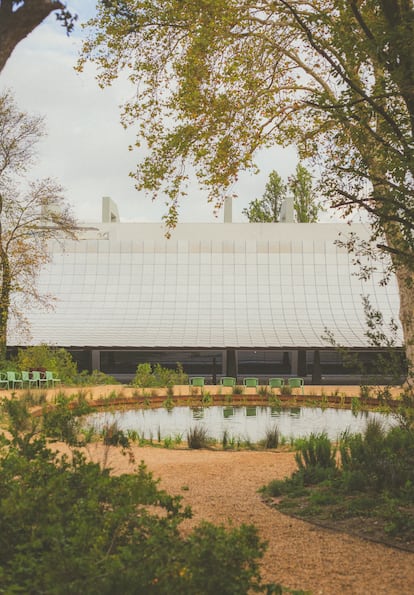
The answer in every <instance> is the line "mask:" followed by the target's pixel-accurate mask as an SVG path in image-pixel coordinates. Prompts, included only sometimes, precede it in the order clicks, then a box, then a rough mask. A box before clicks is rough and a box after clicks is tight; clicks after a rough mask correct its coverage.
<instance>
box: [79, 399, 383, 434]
mask: <svg viewBox="0 0 414 595" xmlns="http://www.w3.org/2000/svg"><path fill="white" fill-rule="evenodd" d="M370 419H377V420H381V422H382V423H383V425H384V427H391V425H392V424H393V423H394V420H393V418H392V417H389V416H387V415H385V414H381V413H376V412H359V413H357V414H354V413H352V411H349V410H344V409H331V408H327V409H320V408H313V407H301V408H289V409H280V408H277V407H262V406H257V407H255V406H243V407H241V406H238V407H235V406H227V407H216V406H214V407H174V408H173V409H170V410H167V409H164V408H161V409H130V410H127V411H116V412H99V413H94V414H92V415H89V416H88V418H87V422H88V425H92V426H93V427H94V428H95V429H96V430H100V429H102V428H103V427H104V426H106V425H111V424H113V423H114V422H116V424H117V426H118V428H119V429H120V430H123V431H127V430H135V431H136V432H138V433H139V435H140V436H141V437H143V438H146V439H154V440H157V439H158V437H160V438H161V440H163V439H165V438H175V437H177V436H181V438H182V440H184V441H185V440H186V436H187V432H188V431H189V430H190V429H192V428H194V427H195V426H202V427H204V428H206V430H207V434H208V436H209V437H211V438H214V439H216V440H218V441H221V440H222V438H223V434H224V432H225V431H227V436H228V437H232V438H235V439H240V440H242V441H250V442H251V443H256V442H259V441H260V440H262V439H263V438H265V435H266V431H267V430H269V429H271V428H273V427H274V426H277V427H278V429H279V432H280V435H281V436H284V437H285V438H286V439H291V438H300V437H305V436H309V434H311V433H312V432H313V433H321V432H326V433H327V435H328V436H329V438H330V439H331V440H336V439H337V438H338V437H339V435H340V434H341V433H342V432H344V431H345V430H349V431H350V432H352V433H358V432H363V431H364V429H365V427H366V424H367V422H368V420H370Z"/></svg>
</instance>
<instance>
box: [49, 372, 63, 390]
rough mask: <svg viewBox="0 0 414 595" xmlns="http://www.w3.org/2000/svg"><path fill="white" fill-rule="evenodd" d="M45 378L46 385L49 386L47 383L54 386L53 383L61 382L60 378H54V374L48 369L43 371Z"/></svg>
mask: <svg viewBox="0 0 414 595" xmlns="http://www.w3.org/2000/svg"><path fill="white" fill-rule="evenodd" d="M45 380H46V386H49V383H50V385H51V386H55V384H57V383H61V382H62V381H61V379H60V378H55V376H54V375H53V372H50V371H46V372H45Z"/></svg>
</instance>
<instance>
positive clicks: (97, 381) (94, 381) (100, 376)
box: [74, 370, 119, 386]
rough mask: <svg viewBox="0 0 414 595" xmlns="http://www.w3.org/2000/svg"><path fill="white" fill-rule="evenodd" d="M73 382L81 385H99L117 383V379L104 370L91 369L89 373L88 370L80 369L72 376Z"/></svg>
mask: <svg viewBox="0 0 414 595" xmlns="http://www.w3.org/2000/svg"><path fill="white" fill-rule="evenodd" d="M74 383H75V384H80V385H83V386H101V385H110V384H119V382H118V380H116V378H114V377H113V376H111V375H109V374H105V372H101V371H100V370H92V372H91V373H89V372H88V370H82V372H81V373H80V374H78V375H77V376H76V378H74Z"/></svg>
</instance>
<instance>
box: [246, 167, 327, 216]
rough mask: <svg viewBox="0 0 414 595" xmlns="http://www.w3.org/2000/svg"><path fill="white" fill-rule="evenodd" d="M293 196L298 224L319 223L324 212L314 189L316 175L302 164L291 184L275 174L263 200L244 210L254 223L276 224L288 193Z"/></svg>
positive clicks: (270, 179) (255, 201)
mask: <svg viewBox="0 0 414 595" xmlns="http://www.w3.org/2000/svg"><path fill="white" fill-rule="evenodd" d="M289 191H290V192H291V193H292V195H293V209H294V216H295V221H296V222H297V223H315V222H316V221H317V220H318V212H319V209H320V208H321V206H320V204H319V203H318V201H317V199H316V196H315V193H314V191H313V188H312V175H311V173H310V172H309V171H308V170H307V169H306V167H304V166H303V165H302V164H301V163H298V165H297V167H296V171H295V174H294V175H293V176H291V177H290V178H289V180H288V183H287V184H286V183H284V182H283V180H282V178H281V177H280V175H279V174H278V173H277V172H276V171H271V172H270V174H269V181H268V182H267V184H266V188H265V191H264V193H263V196H262V198H256V199H254V200H252V201H251V202H250V203H249V206H248V208H246V209H243V215H246V217H247V218H248V220H249V221H250V223H272V222H273V223H274V222H278V221H280V215H281V208H282V204H283V202H284V201H285V200H286V199H287V197H288V192H289Z"/></svg>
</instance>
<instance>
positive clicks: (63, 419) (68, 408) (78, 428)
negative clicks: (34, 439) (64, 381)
mask: <svg viewBox="0 0 414 595" xmlns="http://www.w3.org/2000/svg"><path fill="white" fill-rule="evenodd" d="M90 411H91V408H90V407H89V405H88V404H87V403H86V400H84V399H78V401H73V400H72V399H70V398H69V397H67V396H65V395H63V394H59V395H57V397H56V404H55V406H54V407H52V408H50V407H49V406H48V405H45V406H44V409H43V432H44V433H45V435H46V436H47V437H48V438H49V440H50V439H52V440H59V441H63V442H66V443H67V444H69V445H71V446H83V445H84V443H85V433H84V431H83V428H82V425H81V422H80V416H82V415H86V414H87V413H90Z"/></svg>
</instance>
